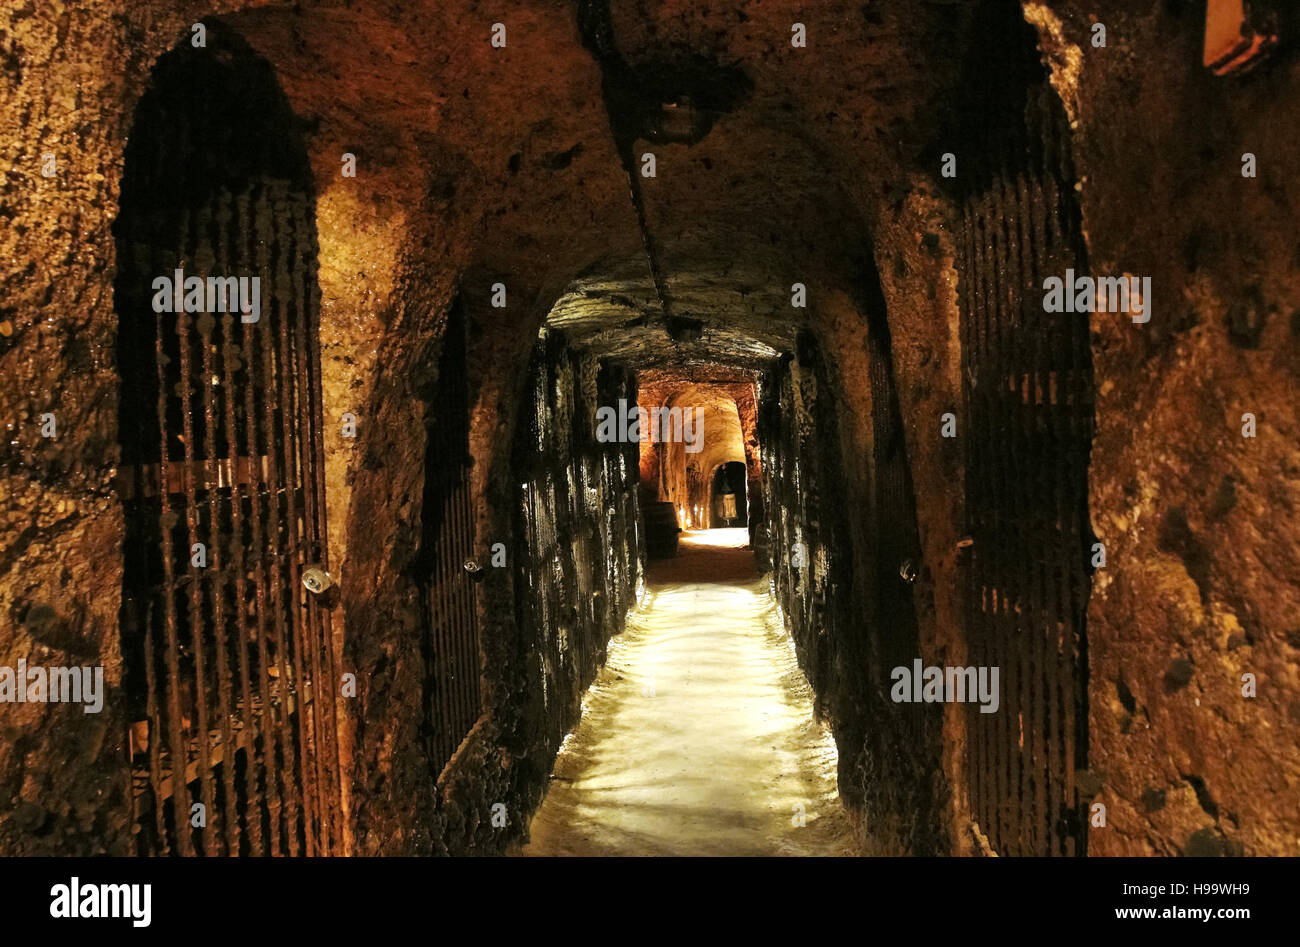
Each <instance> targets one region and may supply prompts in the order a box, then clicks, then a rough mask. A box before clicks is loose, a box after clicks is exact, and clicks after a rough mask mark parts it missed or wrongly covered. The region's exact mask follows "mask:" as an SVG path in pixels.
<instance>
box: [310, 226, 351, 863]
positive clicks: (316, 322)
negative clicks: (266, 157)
mask: <svg viewBox="0 0 1300 947" xmlns="http://www.w3.org/2000/svg"><path fill="white" fill-rule="evenodd" d="M313 227H314V221H313ZM312 246H313V247H314V246H315V241H314V239H313V241H312ZM313 264H314V261H313ZM306 279H307V280H308V300H309V302H308V306H307V317H308V320H309V325H310V331H309V332H308V338H309V339H310V340H311V344H310V345H308V346H307V353H306V354H307V356H308V358H309V370H310V378H311V381H310V383H309V385H308V388H307V391H308V395H309V397H310V399H311V410H310V414H311V422H312V429H311V435H310V438H309V443H310V448H311V455H310V463H309V465H308V469H309V470H310V471H311V472H312V475H313V481H314V484H315V491H316V524H315V528H316V536H317V541H318V543H319V544H320V559H321V563H322V564H323V565H324V567H325V568H326V570H328V569H329V565H330V558H329V529H328V523H327V516H328V507H327V502H326V501H327V498H326V493H325V445H324V439H325V438H324V433H325V432H324V406H323V404H322V398H323V396H322V393H321V385H322V381H323V376H322V374H321V345H320V286H319V284H318V282H317V279H316V271H315V268H314V265H313V266H309V267H307V271H306ZM318 611H319V615H320V622H321V630H320V633H321V635H322V637H323V639H324V649H325V672H324V673H325V675H326V679H325V680H324V681H322V682H321V684H320V685H318V686H317V688H316V691H317V693H319V694H320V695H321V696H322V698H324V700H325V705H324V710H325V719H326V721H327V724H326V726H327V731H326V732H327V736H328V743H329V747H330V749H329V757H328V761H329V765H330V769H331V774H332V780H331V788H330V791H331V794H332V798H331V802H330V811H331V812H332V813H333V816H332V817H333V818H334V819H335V820H336V826H335V848H333V849H331V852H332V853H335V854H347V849H348V836H349V829H348V814H347V812H346V811H345V809H344V806H343V799H344V791H343V789H344V787H343V783H344V778H345V777H344V774H343V757H342V747H341V742H342V728H343V721H342V720H340V719H339V715H340V705H341V702H340V701H339V699H338V692H337V690H336V688H338V687H339V686H340V683H341V679H340V677H339V663H338V654H337V652H336V649H335V641H334V628H333V621H332V616H331V614H330V611H329V610H328V609H324V608H322V609H319V610H318ZM339 630H340V632H342V630H343V626H342V625H340V629H339Z"/></svg>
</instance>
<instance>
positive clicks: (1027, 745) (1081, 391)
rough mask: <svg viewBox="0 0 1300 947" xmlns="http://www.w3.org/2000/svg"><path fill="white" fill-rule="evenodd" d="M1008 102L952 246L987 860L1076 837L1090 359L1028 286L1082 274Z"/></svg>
mask: <svg viewBox="0 0 1300 947" xmlns="http://www.w3.org/2000/svg"><path fill="white" fill-rule="evenodd" d="M1009 81H1011V82H1014V81H1016V80H1015V79H1014V78H1013V79H1011V80H1009ZM1002 94H1007V92H1006V90H1005V89H1004V90H1003V92H1002ZM1015 94H1016V93H1014V91H1013V92H1012V93H1011V97H1014V95H1015ZM1020 94H1021V95H1022V96H1023V98H1022V99H1021V100H1020V106H1019V108H1018V109H1015V108H1005V105H1006V103H1005V101H1004V102H1003V106H1004V112H1003V113H1000V114H1002V115H1003V118H1004V119H1005V118H1006V117H1007V116H1011V117H1012V118H1013V119H1015V121H1016V122H1019V124H1018V125H1016V127H1014V128H1011V129H1010V130H1008V128H1007V127H1004V126H1000V125H998V124H997V123H993V124H992V126H991V127H990V128H989V130H988V132H987V137H986V138H985V139H984V141H983V143H982V146H981V147H982V148H983V157H982V159H981V160H977V161H974V162H971V164H974V165H975V166H976V171H975V179H976V180H977V181H978V182H979V183H978V184H976V185H975V186H972V187H971V188H970V189H969V190H968V193H967V194H966V197H965V199H964V202H963V208H962V227H961V234H960V246H959V252H958V260H959V263H960V266H961V270H962V272H961V286H960V293H959V298H960V307H961V339H962V362H963V365H962V368H963V405H964V411H965V414H966V425H965V430H966V431H967V438H966V446H967V463H966V476H967V498H966V499H967V520H968V529H969V533H970V535H971V537H972V538H973V539H974V545H973V547H972V550H971V556H970V561H969V567H968V569H967V583H966V600H967V608H966V612H967V620H968V643H969V654H970V660H971V662H972V663H974V664H976V665H982V666H996V667H999V668H1000V669H1001V671H1002V682H1003V699H1002V706H1001V708H1000V711H999V712H998V713H997V714H993V715H982V714H980V713H979V712H978V708H977V707H972V708H971V712H970V714H969V716H968V723H969V727H970V733H971V739H970V742H969V751H968V753H969V756H968V770H969V778H970V784H969V796H970V801H971V806H972V809H973V811H974V813H975V817H976V819H977V821H978V822H979V824H980V827H981V829H982V830H983V831H984V832H985V834H986V835H987V837H988V838H989V841H990V844H991V845H992V847H993V848H994V849H995V850H996V851H998V852H999V853H1002V854H1009V855H1016V854H1054V855H1071V854H1078V853H1082V851H1083V845H1084V841H1085V838H1084V825H1083V823H1084V820H1082V819H1081V818H1080V813H1079V807H1078V800H1077V793H1076V789H1075V771H1076V768H1077V767H1078V766H1079V765H1081V763H1082V761H1083V760H1084V759H1085V757H1086V749H1087V741H1086V713H1085V712H1083V710H1082V708H1083V707H1084V705H1085V701H1086V689H1085V684H1084V682H1085V681H1086V666H1085V650H1084V649H1085V648H1086V636H1085V630H1084V613H1085V609H1086V602H1087V596H1088V587H1089V576H1088V572H1087V566H1086V563H1087V544H1088V543H1090V542H1091V533H1090V529H1089V528H1088V522H1087V454H1088V447H1089V444H1090V442H1091V433H1092V396H1091V384H1092V381H1091V353H1090V350H1089V348H1088V344H1089V343H1088V322H1087V318H1086V316H1075V315H1068V314H1052V313H1047V312H1046V311H1045V310H1044V309H1043V306H1042V296H1041V289H1040V287H1041V286H1042V281H1043V279H1044V277H1045V276H1047V275H1052V274H1056V275H1059V276H1064V271H1065V269H1066V268H1068V267H1075V268H1076V269H1078V270H1079V271H1082V270H1083V259H1084V254H1083V250H1082V246H1083V243H1082V238H1081V235H1080V231H1079V227H1078V220H1077V209H1076V208H1075V207H1074V206H1073V203H1072V202H1073V192H1072V188H1071V186H1070V184H1069V181H1070V171H1069V153H1068V134H1069V133H1068V128H1067V127H1066V125H1065V121H1064V116H1063V114H1062V111H1061V109H1060V105H1059V103H1058V102H1056V101H1055V99H1054V98H1053V93H1052V91H1051V89H1050V87H1048V86H1047V85H1046V83H1045V82H1038V83H1036V84H1030V85H1029V86H1027V87H1025V88H1023V89H1022V91H1021V93H1020ZM995 112H996V110H995ZM968 166H969V165H968ZM990 717H991V718H992V719H990Z"/></svg>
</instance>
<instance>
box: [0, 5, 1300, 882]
mask: <svg viewBox="0 0 1300 947" xmlns="http://www.w3.org/2000/svg"><path fill="white" fill-rule="evenodd" d="M1298 36H1300V19H1297V16H1296V14H1295V13H1294V12H1293V11H1292V10H1291V9H1290V7H1289V6H1287V5H1285V4H1282V3H1280V2H1265V0H1253V2H1247V3H1242V2H1240V0H1237V2H1228V0H1209V2H1208V3H1206V2H1173V0H1169V2H1163V3H1152V4H1149V5H1147V7H1146V8H1144V9H1142V10H1140V11H1135V10H1132V9H1130V8H1129V5H1126V4H1120V3H1110V2H1106V3H1100V2H1099V3H1091V4H1090V3H1084V2H1082V0H1026V2H1016V0H971V2H969V3H953V2H948V0H873V2H870V3H852V4H850V3H840V2H827V3H819V4H816V5H810V6H808V7H804V8H800V9H799V10H797V11H796V10H794V9H793V8H790V7H789V5H785V4H780V3H769V2H765V0H720V2H716V3H702V4H688V3H679V2H673V0H571V2H568V0H566V2H543V0H524V2H510V3H507V2H504V0H502V2H480V3H470V2H466V3H426V2H412V3H406V4H386V3H350V4H340V3H309V2H303V3H288V2H280V0H208V3H207V4H206V5H205V4H198V5H195V4H168V3H162V2H154V0H139V2H134V3H125V2H119V0H112V2H105V3H96V4H88V3H69V4H65V5H63V6H62V7H59V8H58V9H55V8H48V9H47V8H45V7H39V6H32V5H28V6H24V7H12V8H10V9H7V10H5V11H2V12H0V67H2V69H0V73H2V76H0V89H3V98H4V100H5V102H6V108H5V110H4V119H3V126H2V128H0V142H3V146H4V154H5V160H4V162H3V163H2V165H0V171H3V175H4V177H3V184H2V185H0V214H2V215H3V217H4V218H5V220H6V223H7V226H6V227H5V228H4V233H3V237H2V238H0V239H3V241H4V252H3V253H2V254H0V280H2V281H3V286H4V293H3V296H2V297H0V400H2V402H3V407H4V412H3V413H4V419H5V422H6V432H7V437H6V439H5V444H4V446H3V447H0V478H3V482H4V488H3V495H4V497H5V502H4V504H3V510H4V512H3V517H4V518H3V521H2V522H0V533H2V534H3V537H4V541H3V551H2V552H0V612H2V614H3V616H4V618H3V623H2V624H0V714H3V730H2V731H0V732H2V734H3V738H2V739H0V854H3V855H6V856H48V855H75V856H88V855H114V856H134V855H139V856H159V857H172V856H259V855H283V856H345V855H358V856H425V855H507V856H518V857H524V858H527V857H533V858H539V857H540V858H548V857H560V856H618V855H670V856H671V855H677V856H736V855H755V856H776V855H789V856H844V855H861V856H961V857H967V858H980V857H991V856H1025V857H1046V856H1059V857H1065V858H1077V857H1083V856H1169V857H1173V856H1208V855H1216V856H1217V855H1224V856H1228V855H1231V856H1295V855H1297V854H1300V847H1298V846H1300V742H1298V741H1297V740H1296V732H1297V731H1296V728H1297V725H1300V631H1297V629H1300V555H1298V554H1297V548H1298V547H1297V544H1296V542H1295V538H1296V536H1297V535H1300V447H1297V445H1298V444H1300V413H1298V407H1297V406H1300V399H1298V398H1297V392H1298V388H1297V381H1298V379H1300V362H1298V361H1297V360H1296V354H1295V353H1296V345H1297V336H1298V335H1300V276H1298V275H1297V274H1300V242H1297V241H1298V239H1300V238H1298V237H1297V233H1296V229H1295V225H1294V221H1295V219H1296V216H1297V213H1298V212H1300V185H1298V184H1297V181H1300V158H1298V157H1297V154H1296V151H1295V148H1294V139H1295V133H1296V131H1297V129H1300V60H1298V59H1297V57H1296V54H1295V48H1296V47H1295V41H1296V39H1297V37H1298ZM521 864H522V863H521Z"/></svg>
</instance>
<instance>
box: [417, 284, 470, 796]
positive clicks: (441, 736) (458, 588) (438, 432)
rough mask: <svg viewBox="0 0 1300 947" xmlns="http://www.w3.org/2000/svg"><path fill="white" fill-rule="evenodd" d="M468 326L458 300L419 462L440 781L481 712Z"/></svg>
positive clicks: (430, 707)
mask: <svg viewBox="0 0 1300 947" xmlns="http://www.w3.org/2000/svg"><path fill="white" fill-rule="evenodd" d="M465 323H466V320H465V310H464V306H463V304H462V302H461V301H460V300H459V299H457V300H456V301H455V302H454V303H453V304H452V307H451V309H450V311H449V313H448V317H447V325H446V329H445V331H444V334H443V346H442V354H441V357H440V359H439V369H438V381H437V395H436V398H435V400H434V401H433V403H432V405H431V412H430V414H431V420H432V424H431V426H430V428H429V440H428V451H427V454H426V458H425V483H424V517H423V536H422V539H421V549H422V553H421V557H420V566H419V571H420V604H421V608H422V610H423V625H424V637H423V641H422V648H423V653H424V660H425V682H424V699H425V707H424V721H425V732H426V737H425V739H426V743H427V746H428V752H429V754H430V757H429V758H430V760H431V762H432V765H433V769H434V771H435V773H441V772H442V771H443V770H444V769H445V768H446V766H447V764H448V763H449V762H450V761H451V758H452V757H453V756H454V755H455V753H456V750H457V749H458V748H459V747H460V745H461V743H462V742H463V741H464V739H465V737H466V736H468V734H469V732H470V730H471V729H472V728H473V727H474V724H475V723H476V722H477V721H478V718H479V716H480V714H481V712H482V705H481V698H480V675H481V670H482V666H481V665H482V662H481V652H480V647H479V636H478V606H477V604H476V601H475V592H474V589H475V578H476V576H477V574H478V572H479V570H480V568H481V565H480V563H479V562H478V561H477V560H476V559H475V558H474V557H475V545H474V516H475V508H474V505H473V502H472V500H473V494H472V484H471V482H470V478H471V469H472V466H473V464H472V460H471V458H470V450H469V391H468V382H467V378H466V364H465V362H466V338H465V332H466V324H465Z"/></svg>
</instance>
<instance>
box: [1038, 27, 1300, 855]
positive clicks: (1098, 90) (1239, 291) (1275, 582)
mask: <svg viewBox="0 0 1300 947" xmlns="http://www.w3.org/2000/svg"><path fill="white" fill-rule="evenodd" d="M1026 6H1027V19H1029V20H1030V22H1031V23H1033V24H1034V25H1035V27H1036V28H1037V30H1038V34H1039V42H1040V48H1041V50H1042V52H1043V54H1044V59H1045V61H1046V63H1047V65H1048V66H1049V67H1050V68H1051V70H1052V82H1053V84H1054V86H1055V87H1056V89H1057V91H1058V93H1059V94H1060V96H1061V98H1062V101H1063V103H1064V106H1065V108H1066V111H1067V113H1068V114H1069V115H1070V116H1071V118H1072V119H1073V121H1074V135H1073V138H1074V140H1073V149H1074V156H1075V164H1076V168H1077V173H1078V177H1079V203H1080V208H1081V210H1082V215H1083V223H1084V231H1085V235H1086V239H1087V243H1088V255H1089V261H1090V268H1091V270H1092V271H1093V272H1094V273H1096V274H1099V275H1120V274H1123V273H1132V274H1135V275H1141V276H1150V277H1151V280H1152V295H1153V296H1154V299H1153V302H1152V306H1151V317H1150V321H1149V322H1147V323H1145V324H1135V323H1133V322H1131V321H1130V320H1128V319H1124V318H1122V317H1117V316H1113V315H1101V314H1097V315H1094V317H1093V319H1092V350H1093V360H1094V375H1095V385H1096V399H1097V401H1096V425H1097V426H1096V433H1095V436H1094V440H1093V444H1092V454H1091V464H1090V469H1089V487H1090V493H1089V506H1090V510H1091V517H1092V525H1093V529H1094V531H1095V532H1096V534H1097V536H1098V538H1099V540H1100V541H1101V542H1103V543H1104V544H1105V548H1106V564H1105V566H1104V567H1103V568H1100V569H1098V570H1097V571H1096V574H1095V575H1094V579H1093V590H1092V597H1091V601H1090V603H1089V610H1088V643H1089V658H1090V665H1091V673H1090V695H1089V697H1090V720H1089V724H1090V741H1089V771H1088V780H1087V782H1086V784H1085V785H1084V786H1083V787H1081V791H1082V793H1083V794H1084V795H1085V796H1086V798H1087V799H1088V802H1089V803H1090V804H1093V803H1101V804H1102V805H1104V806H1105V807H1106V822H1107V824H1106V827H1105V828H1098V827H1094V828H1091V829H1090V830H1089V836H1088V846H1089V853H1090V854H1096V855H1157V854H1159V855H1178V854H1182V855H1232V854H1246V855H1295V854H1297V852H1298V851H1300V848H1297V846H1298V845H1300V842H1298V841H1297V840H1298V839H1300V740H1298V739H1297V735H1298V734H1300V698H1298V696H1297V695H1300V635H1298V634H1297V632H1296V629H1297V627H1298V626H1300V555H1298V553H1297V548H1298V547H1297V545H1296V542H1295V537H1296V536H1297V535H1300V492H1298V491H1300V446H1298V445H1300V414H1298V412H1300V360H1298V359H1297V352H1300V235H1298V232H1297V229H1296V225H1295V221H1296V219H1297V216H1298V215H1300V183H1297V182H1300V154H1297V151H1296V148H1295V140H1296V133H1297V130H1300V57H1298V56H1297V47H1296V41H1297V40H1298V39H1300V35H1297V28H1300V17H1297V15H1296V11H1295V10H1294V9H1293V8H1291V7H1290V5H1285V4H1283V5H1274V6H1275V8H1276V9H1277V10H1278V11H1279V14H1285V15H1283V16H1282V19H1281V20H1280V25H1281V27H1282V30H1281V38H1282V40H1283V45H1282V47H1280V48H1279V49H1278V50H1277V52H1276V53H1275V55H1274V56H1273V57H1272V58H1271V59H1270V60H1268V61H1265V62H1263V63H1261V64H1260V65H1258V66H1257V67H1256V68H1255V69H1254V70H1252V71H1251V72H1248V73H1246V74H1244V75H1235V76H1228V77H1216V76H1214V75H1213V74H1212V73H1211V72H1210V71H1209V70H1207V69H1205V68H1204V67H1203V66H1202V65H1201V52H1202V51H1201V40H1202V33H1201V29H1202V28H1203V25H1204V6H1203V5H1202V4H1197V3H1187V2H1169V3H1162V4H1155V5H1152V6H1151V7H1150V8H1147V9H1141V10H1134V9H1131V7H1130V5H1128V4H1123V3H1116V2H1107V3H1102V4H1097V5H1093V6H1089V5H1085V4H1082V3H1073V2H1072V3H1061V4H1028V5H1026ZM1094 22H1103V23H1104V24H1105V25H1106V27H1107V32H1108V41H1107V46H1106V47H1105V48H1096V47H1094V46H1093V45H1092V35H1093V23H1094ZM1139 116H1140V118H1139ZM1246 153H1250V154H1253V155H1255V156H1256V159H1257V162H1258V173H1257V176H1256V177H1253V178H1250V177H1243V175H1242V167H1243V155H1245V154H1246ZM1245 413H1252V414H1254V415H1255V416H1256V419H1257V436H1256V437H1254V438H1246V437H1243V436H1242V426H1243V420H1242V415H1243V414H1245ZM1243 674H1253V675H1254V676H1255V680H1256V682H1257V694H1256V696H1255V697H1253V698H1251V697H1246V696H1244V695H1243V693H1242V688H1243V680H1242V675H1243Z"/></svg>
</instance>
